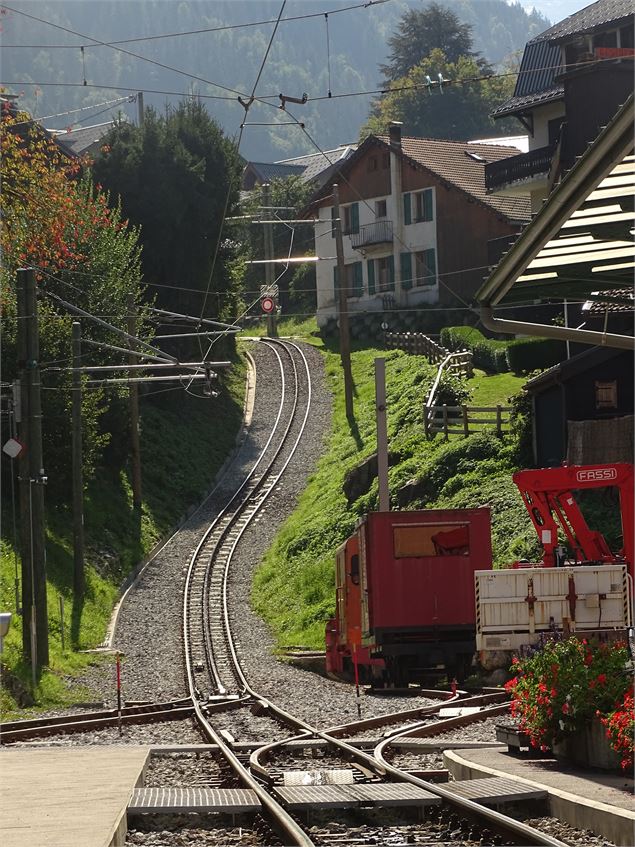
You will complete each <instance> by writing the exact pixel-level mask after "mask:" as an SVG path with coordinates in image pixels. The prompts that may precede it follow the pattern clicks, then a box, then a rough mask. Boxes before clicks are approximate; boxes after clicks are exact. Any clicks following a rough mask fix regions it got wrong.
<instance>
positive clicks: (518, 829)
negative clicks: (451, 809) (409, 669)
mask: <svg viewBox="0 0 635 847" xmlns="http://www.w3.org/2000/svg"><path fill="white" fill-rule="evenodd" d="M508 709H509V703H506V704H504V705H501V706H491V707H489V708H487V709H483V711H481V712H479V713H477V714H474V715H463V716H459V717H458V718H449V719H448V720H446V721H440V722H439V723H436V724H434V725H432V726H430V725H426V724H423V723H422V724H421V726H419V727H408V728H407V729H405V730H403V731H402V732H397V733H394V734H393V735H391V736H390V737H388V738H385V739H384V740H383V741H381V742H380V743H379V744H378V745H377V747H376V748H375V749H374V751H373V758H374V759H375V760H377V761H378V762H381V764H382V766H383V767H384V768H385V769H386V772H387V773H388V774H390V775H391V776H392V777H393V778H395V779H397V780H399V781H402V782H410V783H411V784H412V785H418V786H419V787H420V788H425V790H426V791H430V792H431V793H432V794H436V795H437V796H438V797H441V798H442V800H443V801H444V802H446V803H449V804H450V805H452V806H455V807H456V808H457V809H459V810H460V811H461V812H463V813H465V814H467V815H468V816H470V817H476V818H477V819H478V818H480V819H483V818H484V819H485V820H486V821H487V823H488V825H489V826H490V827H491V828H492V829H494V830H496V831H497V832H499V833H501V834H504V835H506V836H507V837H509V835H510V834H511V835H513V837H515V838H520V839H522V840H521V841H519V842H518V843H519V844H522V845H525V844H538V845H545V847H566V845H565V844H564V842H562V841H560V840H558V839H557V838H553V837H552V836H551V835H546V834H545V833H543V832H540V831H539V830H537V829H534V828H533V827H531V826H528V825H527V824H525V823H522V822H521V821H517V820H514V818H510V817H508V816H507V815H504V814H503V813H502V812H498V811H496V810H495V809H488V808H487V807H485V806H482V805H480V804H479V803H475V802H474V801H473V800H467V799H465V798H463V797H459V796H457V795H456V794H453V793H452V792H451V791H448V789H447V788H443V787H442V786H440V785H438V784H437V783H432V782H427V781H425V780H423V779H420V778H419V777H416V776H413V775H412V774H410V773H408V772H407V771H402V770H400V769H398V768H395V767H393V765H391V764H390V763H389V762H387V761H386V759H385V758H384V751H385V749H386V747H388V746H390V745H391V744H393V743H394V742H395V741H397V740H400V739H405V738H415V737H419V738H421V737H423V736H433V735H439V734H441V733H443V732H444V731H447V730H448V729H452V728H453V727H455V726H466V725H468V724H470V723H478V722H479V721H481V720H485V719H486V718H487V717H493V716H496V715H499V714H504V713H506V712H507V711H508Z"/></svg>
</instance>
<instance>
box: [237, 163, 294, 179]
mask: <svg viewBox="0 0 635 847" xmlns="http://www.w3.org/2000/svg"><path fill="white" fill-rule="evenodd" d="M247 167H248V168H250V169H251V171H252V172H253V174H254V176H255V177H256V179H257V180H258V181H259V182H261V183H264V182H269V181H270V180H272V179H284V178H285V177H287V176H299V175H300V174H302V173H303V171H304V168H302V167H300V166H299V165H286V164H282V163H279V162H247Z"/></svg>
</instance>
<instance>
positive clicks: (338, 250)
mask: <svg viewBox="0 0 635 847" xmlns="http://www.w3.org/2000/svg"><path fill="white" fill-rule="evenodd" d="M333 207H334V217H335V221H334V223H335V255H336V256H337V278H338V281H339V309H338V311H339V321H340V358H341V360H342V370H343V371H344V401H345V403H346V417H347V418H348V419H349V420H352V418H353V374H352V371H351V340H350V333H349V327H348V283H347V280H346V266H345V264H344V243H343V241H342V221H341V219H340V190H339V186H338V185H334V186H333Z"/></svg>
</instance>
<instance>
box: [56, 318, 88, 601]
mask: <svg viewBox="0 0 635 847" xmlns="http://www.w3.org/2000/svg"><path fill="white" fill-rule="evenodd" d="M81 366H82V328H81V324H80V323H79V321H73V591H74V596H75V599H76V600H79V599H81V598H82V597H83V596H84V591H85V590H86V581H85V577H84V475H83V468H82V374H81V371H80V370H79V369H80V368H81ZM60 599H61V598H60Z"/></svg>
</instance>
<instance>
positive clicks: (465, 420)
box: [463, 406, 470, 438]
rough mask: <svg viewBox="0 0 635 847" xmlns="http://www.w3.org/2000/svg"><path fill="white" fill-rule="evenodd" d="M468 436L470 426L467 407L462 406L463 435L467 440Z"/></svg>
mask: <svg viewBox="0 0 635 847" xmlns="http://www.w3.org/2000/svg"><path fill="white" fill-rule="evenodd" d="M469 434H470V424H469V421H468V417H467V406H463V435H464V436H465V437H466V438H467V437H468V435H469Z"/></svg>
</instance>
